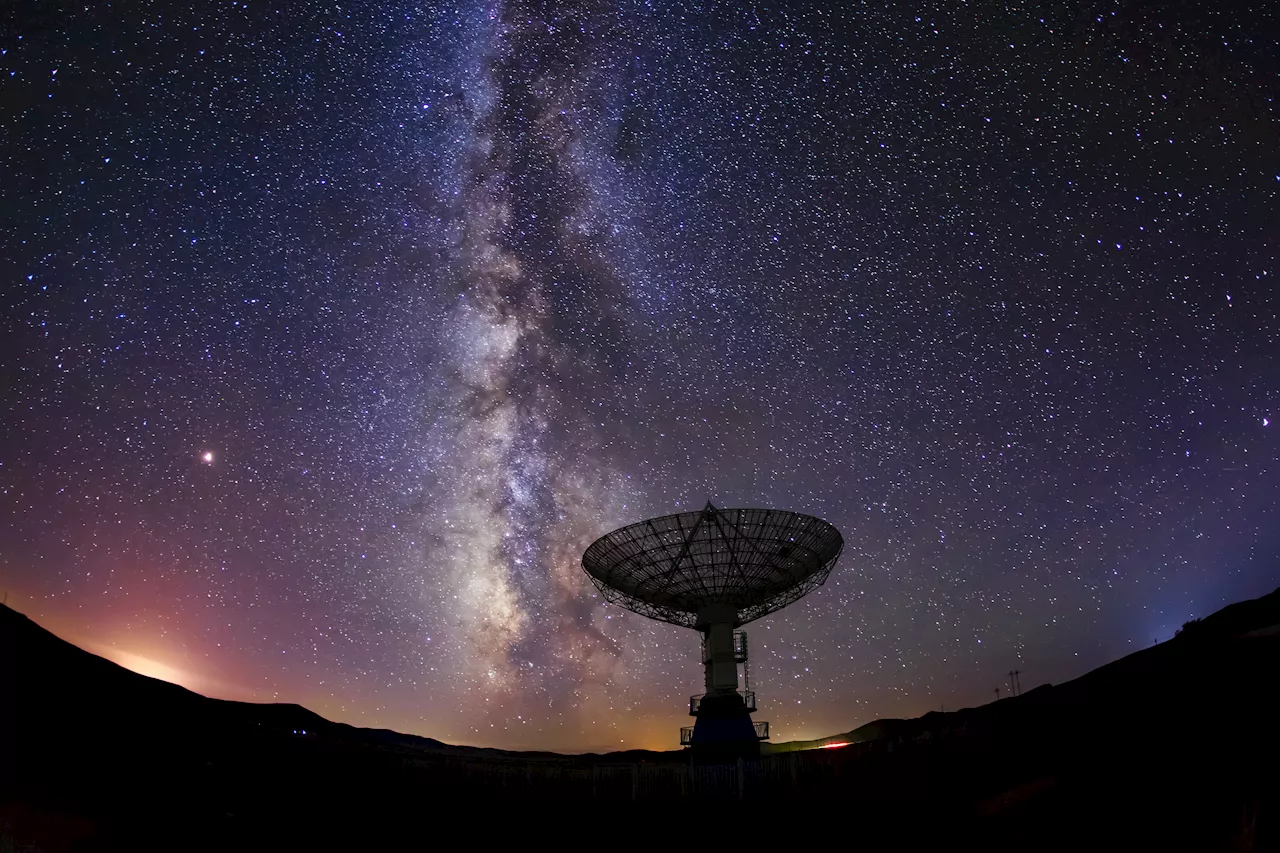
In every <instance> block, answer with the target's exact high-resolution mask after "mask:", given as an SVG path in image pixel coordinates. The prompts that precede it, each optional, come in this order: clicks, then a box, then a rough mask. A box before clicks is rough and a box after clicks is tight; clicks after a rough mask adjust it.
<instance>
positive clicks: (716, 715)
mask: <svg viewBox="0 0 1280 853" xmlns="http://www.w3.org/2000/svg"><path fill="white" fill-rule="evenodd" d="M843 549H844V539H843V538H842V537H841V536H840V531H838V530H836V528H835V527H833V526H832V525H831V524H828V523H827V522H825V521H823V520H822V519H819V518H814V517H813V516H810V515H802V514H800V513H796V512H783V511H780V510H772V509H719V508H717V507H715V506H713V505H712V504H711V503H710V502H708V503H707V505H706V506H705V507H703V508H702V509H701V510H700V511H698V512H681V513H676V514H675V515H666V516H663V517H661V518H653V519H649V520H648V521H641V522H638V523H636V524H630V525H627V526H626V527H622V528H619V529H618V530H615V531H613V532H612V533H609V534H606V535H604V536H602V537H600V538H599V539H597V540H596V541H595V542H593V543H591V546H590V547H588V548H587V550H586V552H585V553H583V555H582V568H583V569H584V570H585V571H586V573H587V574H588V575H589V576H590V577H591V580H592V582H594V583H595V585H596V587H597V588H598V589H599V590H600V594H601V595H603V596H604V599H605V600H606V601H608V602H610V603H612V604H617V605H619V606H622V607H625V608H627V609H628V610H632V611H634V612H636V613H639V614H640V615H642V616H648V617H649V618H650V619H658V620H660V621H662V622H670V623H671V624H673V625H683V626H684V627H686V628H695V629H697V630H698V631H700V632H701V633H702V636H703V655H702V659H703V666H704V668H705V674H706V691H707V692H706V693H704V694H702V695H699V696H693V697H691V698H690V700H689V713H690V714H691V715H692V716H694V717H696V718H697V720H696V724H695V725H694V726H692V727H690V728H686V729H682V730H681V733H680V742H681V743H682V744H684V745H688V746H691V747H694V748H697V749H702V750H706V751H710V750H717V751H729V752H737V753H742V752H744V751H745V752H750V751H752V750H755V751H758V750H759V742H760V741H761V740H763V739H765V738H768V736H769V724H768V723H752V721H751V712H753V711H754V710H755V694H754V693H752V692H751V690H750V689H749V688H750V684H749V683H748V684H747V685H746V686H747V688H748V689H747V690H742V691H740V690H739V689H738V665H739V664H742V665H743V670H744V673H745V672H746V663H747V642H746V640H747V637H746V632H745V631H738V632H735V630H734V629H735V628H739V627H741V626H743V625H745V624H747V623H748V622H751V621H752V620H754V619H759V618H760V617H761V616H765V615H767V614H769V613H773V612H774V611H775V610H779V609H781V608H783V607H786V606H787V605H788V604H791V603H792V602H794V601H796V600H798V599H800V598H801V597H803V596H804V595H807V594H808V593H810V592H812V591H813V590H815V589H817V588H818V587H820V586H822V584H823V583H824V582H825V581H826V579H827V576H828V575H830V574H831V570H832V568H834V566H835V564H836V560H837V559H839V557H840V552H841V551H842V550H843Z"/></svg>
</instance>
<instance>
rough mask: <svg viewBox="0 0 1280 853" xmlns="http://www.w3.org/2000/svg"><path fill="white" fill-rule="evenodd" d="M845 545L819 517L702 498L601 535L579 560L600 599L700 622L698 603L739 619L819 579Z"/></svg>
mask: <svg viewBox="0 0 1280 853" xmlns="http://www.w3.org/2000/svg"><path fill="white" fill-rule="evenodd" d="M843 549H844V539H843V537H841V535H840V531H838V530H836V528H835V527H833V526H832V525H830V524H828V523H827V522H825V521H823V520H822V519H819V518H814V517H813V516H809V515H802V514H800V513H795V512H784V511H780V510H772V509H717V508H716V507H714V506H712V505H711V504H710V503H708V504H707V505H706V507H704V508H703V509H701V510H699V511H698V512H681V513H676V514H674V515H667V516H663V517H662V518H654V519H650V520H648V521H641V522H638V523H636V524H631V525H628V526H626V527H623V528H621V529H618V530H615V531H613V532H612V533H609V534H606V535H605V536H602V537H600V538H599V539H597V540H596V541H595V542H593V543H592V544H591V546H590V547H589V548H587V550H586V553H584V554H583V555H582V567H583V568H584V569H586V572H587V574H588V575H590V577H591V580H592V581H593V582H594V583H595V585H596V587H597V588H598V589H599V590H600V594H601V595H603V596H604V598H605V600H606V601H608V602H610V603H612V604H617V605H619V606H622V607H625V608H627V609H628V610H633V611H635V612H636V613H639V614H641V615H643V616H648V617H650V618H651V619H658V620H661V621H663V622H670V623H672V624H674V625H683V626H685V627H687V628H697V627H699V625H698V612H699V611H700V610H701V609H703V608H705V607H707V606H708V605H727V606H730V607H732V608H733V609H734V611H735V613H736V622H735V625H745V624H747V623H748V622H750V621H752V620H753V619H759V618H760V617H761V616H764V615H766V614H769V613H772V612H773V611H775V610H778V609H780V608H783V607H786V606H787V605H788V604H791V603H792V602H793V601H796V600H797V599H799V598H801V597H803V596H805V595H807V594H808V593H810V592H812V591H813V590H815V589H817V588H818V587H820V586H822V584H823V583H824V582H825V581H826V579H827V576H828V575H829V574H831V569H832V567H833V566H835V563H836V560H837V559H838V558H839V557H840V552H841V551H842V550H843Z"/></svg>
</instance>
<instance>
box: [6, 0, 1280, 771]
mask: <svg viewBox="0 0 1280 853" xmlns="http://www.w3.org/2000/svg"><path fill="white" fill-rule="evenodd" d="M828 7H831V8H828ZM2 14H3V16H4V17H3V19H0V20H2V21H3V23H0V51H2V55H0V201H2V202H3V205H2V210H0V248H2V249H3V251H2V252H0V275H2V276H3V278H2V279H0V280H2V281H3V284H4V290H3V305H4V309H5V310H4V314H3V323H4V326H3V328H2V329H0V336H2V341H3V342H2V343H0V347H3V350H2V353H3V357H2V360H0V371H2V374H0V375H2V376H3V379H4V386H3V387H4V389H5V390H4V395H3V399H2V400H0V406H2V407H3V422H2V423H0V497H2V498H3V504H2V507H3V514H2V516H0V587H3V588H4V589H5V590H7V591H8V594H9V601H10V603H11V604H14V605H16V606H17V607H18V608H19V609H20V610H22V611H24V612H26V613H28V614H30V615H31V616H33V617H34V618H36V619H37V620H38V621H40V622H41V623H42V624H45V625H47V626H49V627H51V628H53V629H55V630H57V631H58V632H59V633H61V634H63V635H64V636H68V637H71V638H72V639H75V640H77V641H78V642H81V643H82V644H84V645H86V647H89V648H92V649H93V650H95V651H98V652H101V653H103V654H107V655H108V656H114V657H115V658H116V659H117V660H119V661H120V662H122V663H124V664H126V665H129V666H131V667H133V668H136V669H140V670H141V671H149V672H152V673H154V674H157V675H160V676H162V677H166V678H173V679H176V680H179V681H182V682H183V683H187V684H190V685H191V686H192V687H194V688H196V689H200V690H203V691H206V692H210V693H212V694H215V695H223V696H231V697H234V698H247V699H256V700H262V701H268V700H280V701H294V702H301V703H303V704H306V705H308V706H309V707H312V708H314V709H315V710H317V711H319V712H321V713H324V714H326V715H328V716H331V717H334V718H337V719H342V720H345V721H350V722H353V723H357V724H362V725H373V726H386V727H392V728H397V729H400V730H403V731H412V732H416V733H420V734H424V735H430V736H433V737H438V738H442V739H446V740H453V741H459V742H468V743H477V744H484V745H498V746H511V747H522V748H528V747H541V748H560V749H588V748H591V749H605V748H617V747H625V746H649V747H658V748H668V747H671V746H674V742H675V737H676V727H678V726H679V725H680V724H681V722H682V720H681V714H680V710H681V706H682V703H683V702H684V698H685V697H686V696H687V695H688V694H690V693H695V692H698V685H699V683H700V673H699V671H698V666H697V661H696V646H697V644H696V637H695V636H694V635H693V634H692V632H688V631H682V630H679V629H676V628H672V627H670V626H663V625H655V624H652V623H648V622H646V621H645V620H643V619H641V618H639V617H637V616H634V615H632V614H628V613H625V612H623V611H620V610H618V609H617V608H612V607H607V606H605V605H604V604H603V602H601V601H600V600H599V599H598V597H597V596H596V595H595V593H594V590H593V589H592V588H591V587H590V585H589V583H588V582H587V581H586V578H585V576H584V574H583V573H582V571H581V567H580V564H579V559H580V556H581V553H582V550H583V549H584V548H585V547H586V545H587V544H589V543H590V541H591V540H592V539H593V538H594V537H596V536H599V535H601V534H602V533H604V532H607V531H608V530H609V529H611V528H612V527H614V526H617V525H621V524H624V523H627V522H631V521H635V520H638V519H640V518H644V517H646V516H649V515H656V514H664V513H667V512H672V511H677V510H680V509H687V508H690V507H696V506H701V505H702V503H703V502H704V501H706V500H707V499H712V500H714V501H716V503H717V504H719V505H723V506H750V505H763V506H775V507H779V508H785V509H793V510H798V511H803V512H811V513H814V514H817V515H820V516H822V517H823V518H826V519H828V520H830V521H831V522H832V523H834V524H835V525H836V526H838V527H839V528H840V529H841V531H842V532H843V533H844V536H845V539H846V542H847V543H848V547H847V548H846V551H845V555H844V557H843V558H842V560H841V563H840V564H839V566H838V567H837V569H836V572H835V573H834V574H833V575H832V578H831V580H830V581H829V582H828V583H827V585H826V586H825V587H823V588H822V589H821V590H820V591H818V592H816V593H814V594H812V595H811V596H809V597H808V598H807V599H805V600H804V601H802V602H800V603H797V604H796V605H794V606H792V607H790V608H788V609H786V610H784V611H783V612H781V613H778V614H776V615H773V616H770V617H768V618H767V619H764V620H761V621H760V622H759V623H758V624H756V625H753V626H750V627H749V629H748V630H749V631H751V633H752V648H753V654H754V655H755V657H753V660H752V663H751V677H752V685H753V687H754V688H755V689H756V690H757V692H758V694H759V697H760V713H759V714H758V716H759V718H760V719H767V720H770V721H771V723H772V727H773V731H774V732H775V735H776V737H779V738H781V739H787V738H791V737H812V736H818V735H822V734H830V733H834V732H838V731H843V730H847V729H849V728H851V727H852V726H854V725H857V724H859V723H861V722H865V721H867V720H869V719H872V718H874V717H876V716H890V715H908V714H918V713H923V712H924V711H927V710H930V709H932V708H936V707H939V706H943V705H945V706H947V707H957V706H959V705H962V704H972V703H976V702H982V701H986V700H987V699H989V698H991V697H992V694H993V688H995V687H997V686H1000V685H1001V684H1002V678H1003V676H1002V675H1001V673H1004V672H1007V671H1008V670H1010V669H1013V668H1017V669H1019V670H1021V671H1022V673H1023V675H1022V678H1023V679H1024V682H1025V681H1026V680H1030V681H1031V682H1032V683H1038V682H1041V681H1060V680H1063V679H1065V678H1069V677H1072V676H1074V675H1076V674H1079V673H1081V672H1083V671H1085V670H1087V669H1089V668H1091V667H1093V666H1096V665H1099V664H1101V663H1103V662H1105V661H1107V660H1110V659H1112V658H1114V657H1116V656H1118V655H1121V654H1124V653H1125V652H1127V651H1129V650H1131V649H1134V648H1137V647H1140V646H1143V645H1146V644H1149V643H1150V642H1151V641H1152V640H1153V639H1157V638H1165V637H1168V636H1170V635H1171V634H1172V633H1173V631H1174V630H1176V629H1177V628H1178V626H1179V625H1181V623H1182V622H1183V621H1185V620H1186V619H1189V618H1191V617H1193V616H1197V615H1203V614H1204V613H1206V612H1208V611H1210V610H1212V609H1215V608H1217V607H1219V606H1221V605H1222V604H1224V603H1226V602H1227V601H1231V600H1234V599H1238V598H1241V597H1244V596H1248V595H1256V594H1260V593H1262V592H1265V591H1268V590H1270V589H1271V588H1273V587H1274V586H1275V585H1276V584H1277V583H1280V561H1278V559H1280V558H1278V555H1277V552H1278V551H1280V535H1278V534H1277V532H1276V531H1277V530H1280V526H1278V524H1280V521H1278V518H1280V517H1278V516H1277V512H1276V494H1277V490H1276V485H1277V482H1276V473H1277V452H1278V451H1277V448H1276V438H1275V436H1276V427H1275V426H1274V424H1275V421H1276V417H1277V414H1278V412H1277V408H1278V407H1280V356H1278V355H1277V353H1280V319H1278V317H1277V302H1278V299H1277V296H1276V293H1275V288H1274V286H1273V284H1272V282H1273V280H1274V277H1275V276H1276V274H1277V264H1276V254H1277V243H1278V241H1280V231H1278V230H1277V229H1278V228H1280V204H1278V203H1277V202H1278V201H1280V174H1278V172H1280V121H1278V120H1277V105H1276V100H1275V99H1276V96H1277V83H1276V81H1277V79H1278V78H1277V74H1278V73H1280V66H1278V65H1277V56H1276V54H1275V51H1274V44H1275V36H1276V34H1277V30H1276V26H1275V20H1274V13H1273V12H1271V11H1269V10H1268V9H1267V8H1266V7H1265V5H1263V4H1259V5H1258V6H1257V7H1256V8H1252V9H1251V8H1249V7H1247V6H1242V7H1239V8H1235V9H1233V10H1232V11H1231V12H1230V13H1229V14H1228V13H1226V12H1217V11H1214V10H1212V9H1210V10H1207V11H1198V10H1188V9H1185V8H1184V9H1179V10H1177V11H1176V12H1175V11H1172V10H1163V9H1160V8H1156V7H1153V6H1152V5H1151V4H1141V3H1130V2H1118V3H1117V2H1111V3H1074V4H1045V5H1035V4H1032V5H1027V6H1019V7H1016V8H1015V7H1010V6H1008V5H1007V4H1002V3H986V2H972V3H967V4H966V3H945V4H941V3H933V4H923V5H920V4H917V5H904V4H898V3H879V4H870V3H850V4H835V6H834V7H833V4H815V5H811V4H784V6H783V7H781V8H766V7H756V6H751V5H748V6H741V5H738V6H733V7H728V6H725V7H719V6H710V7H708V6H697V7H692V8H682V7H681V5H680V4H658V5H656V6H652V5H648V4H644V3H635V4H632V3H623V4H602V3H583V4H571V3H554V4H550V3H510V4H498V5H492V4H490V5H485V4H474V5H460V6H439V7H434V6H433V7H423V6H412V5H406V4H397V3H382V4H376V3H352V4H346V5H341V6H326V7H319V6H315V5H307V4H274V5H272V4H267V3H256V2H249V3H240V2H228V3H220V4H216V5H205V4H200V8H198V9H196V10H194V11H193V10H192V9H190V8H183V7H181V6H169V5H167V4H165V3H158V2H153V3H140V4H136V5H134V6H131V7H130V8H129V9H127V10H126V9H114V8H113V9H105V8H104V9H99V8H97V7H95V6H92V5H91V6H89V7H84V6H83V5H82V6H79V7H74V8H73V7H70V6H68V7H65V8H59V7H54V6H50V5H49V4H47V3H28V2H21V3H18V4H16V5H11V6H10V7H9V8H8V9H6V11H5V12H3V13H2Z"/></svg>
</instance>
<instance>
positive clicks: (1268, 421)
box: [1262, 418, 1271, 426]
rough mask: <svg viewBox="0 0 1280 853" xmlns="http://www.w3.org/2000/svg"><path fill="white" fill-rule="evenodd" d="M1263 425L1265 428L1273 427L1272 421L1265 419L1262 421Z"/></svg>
mask: <svg viewBox="0 0 1280 853" xmlns="http://www.w3.org/2000/svg"><path fill="white" fill-rule="evenodd" d="M1262 425H1263V426H1271V421H1270V420H1268V419H1267V418H1263V419H1262Z"/></svg>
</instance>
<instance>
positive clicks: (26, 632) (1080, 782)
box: [0, 590, 1280, 851]
mask: <svg viewBox="0 0 1280 853" xmlns="http://www.w3.org/2000/svg"><path fill="white" fill-rule="evenodd" d="M1278 672H1280V590H1277V591H1276V592H1274V593H1271V594H1270V595H1267V596H1264V597H1263V598H1260V599H1256V600H1254V601H1247V602H1241V603H1239V604H1235V605H1231V606H1230V607H1227V608H1225V609H1223V610H1221V611H1219V612H1218V613H1215V614H1213V615H1211V616H1208V617H1206V618H1204V619H1201V620H1197V621H1194V622H1190V623H1188V624H1187V625H1186V626H1184V629H1183V630H1182V631H1181V632H1180V633H1179V635H1178V636H1177V637H1175V638H1174V639H1173V640H1171V641H1169V642H1166V643H1162V644H1160V645H1158V646H1155V647H1152V648H1148V649H1143V650H1142V651H1139V652H1135V653H1134V654H1131V655H1129V656H1127V657H1125V658H1122V659H1121V660H1118V661H1115V662H1113V663H1111V664H1108V665H1106V666H1103V667H1101V668H1099V669H1097V670H1094V671H1093V672H1090V673H1088V674H1087V675H1084V676H1082V677H1081V678H1078V679H1075V680H1073V681H1070V682H1067V683H1064V684H1060V685H1043V686H1040V687H1037V688H1035V689H1034V690H1029V691H1027V692H1026V693H1024V694H1023V695H1020V696H1017V697H1013V698H1006V699H1003V700H1001V701H999V702H993V703H991V704H988V705H984V706H981V707H977V708H966V709H962V710H958V711H953V712H947V713H939V712H933V713H930V714H926V715H924V716H923V717H920V718H918V719H914V720H896V719H887V720H877V721H875V722H873V723H869V724H867V725H864V726H861V727H859V728H856V729H854V730H852V731H850V732H848V733H846V734H843V735H837V736H833V737H832V738H826V739H824V740H825V741H832V740H842V741H849V742H852V745H851V746H848V747H845V748H843V749H838V750H809V751H804V752H790V753H788V752H786V750H787V749H788V748H795V747H797V746H803V745H801V744H791V745H785V744H784V745H780V746H779V747H776V750H777V751H778V752H779V753H780V754H776V755H772V756H766V757H763V758H761V759H760V760H759V761H758V762H757V761H752V762H747V763H744V764H739V765H737V766H733V765H729V766H723V767H698V766H691V765H690V764H689V763H688V756H687V755H686V754H684V753H680V752H675V751H673V752H667V753H651V752H640V751H633V752H626V753H613V754H608V755H584V756H567V755H557V754H554V753H520V752H507V751H502V750H492V749H479V748H473V747H465V746H452V745H448V744H443V743H441V742H439V741H436V740H432V739H430V738H421V737H415V736H412V735H404V734H400V733H397V732H392V731H386V730H374V729H361V728H357V727H353V726H348V725H345V724H341V723H334V722H331V721H329V720H326V719H324V718H323V717H321V716H319V715H317V714H314V713H312V712H311V711H308V710H307V709H305V708H302V707H300V706H298V705H289V704H274V705H269V704H253V703H244V702H230V701H224V700H217V699H210V698H207V697H204V696H200V695H198V694H196V693H193V692H191V691H189V690H186V689H184V688H182V687H179V686H176V685H173V684H168V683H166V682H162V681H158V680H156V679H152V678H148V677H146V676H142V675H138V674H136V673H133V672H130V671H128V670H126V669H124V668H122V667H120V666H117V665H116V664H114V663H111V662H109V661H106V660H104V659H102V658H99V657H96V656H94V655H91V654H89V653H87V652H85V651H83V650H81V649H78V648H76V647H75V646H72V645H71V644H69V643H66V642H65V641H63V640H60V639H58V638H57V637H55V636H54V635H52V634H50V633H49V632H47V631H45V630H44V629H42V628H40V627H39V626H38V625H36V624H35V623H33V622H31V621H30V620H29V619H27V618H26V617H24V616H21V615H20V614H17V613H15V612H14V611H12V610H9V609H8V608H5V607H0V679H2V681H0V684H2V685H3V692H0V843H3V841H4V835H3V832H4V831H5V830H4V826H5V825H6V823H7V824H8V825H9V829H8V830H7V831H8V832H10V833H11V834H12V836H13V837H14V838H15V839H16V840H17V841H18V842H19V843H24V844H25V843H35V844H36V845H38V848H39V849H44V850H50V851H52V850H57V849H83V850H94V849H117V848H132V847H133V846H134V845H135V843H136V842H137V841H138V840H139V839H146V840H149V841H152V842H156V843H160V844H162V846H165V845H167V846H170V848H171V849H190V848H192V847H194V846H204V842H207V843H208V846H215V847H217V846H226V845H228V844H229V845H232V846H235V847H244V846H246V845H247V846H257V845H256V844H255V842H262V843H264V844H271V843H274V844H276V846H281V847H282V848H294V847H296V846H298V844H299V843H300V839H303V838H310V839H313V840H315V839H321V840H324V841H329V842H332V841H333V840H334V839H335V838H336V837H338V836H339V835H340V834H343V833H346V834H348V835H349V836H350V837H358V838H360V839H361V842H360V843H362V844H363V843H367V842H368V839H369V834H370V833H374V832H377V833H380V834H385V833H397V834H398V833H402V832H403V833H411V834H417V833H421V832H422V831H423V830H422V827H423V825H424V824H423V821H424V819H425V818H424V817H423V816H424V814H427V813H430V814H433V815H436V816H437V817H436V818H432V819H433V820H434V819H440V820H444V819H446V818H447V817H448V816H449V815H450V814H451V812H449V811H444V812H441V811H440V809H441V808H442V807H444V806H446V805H447V804H449V803H458V804H460V805H463V804H465V805H466V807H467V808H470V809H474V808H476V807H477V806H478V805H484V806H487V807H489V808H490V809H491V810H495V812H496V810H498V808H499V804H501V809H502V810H503V811H504V812H505V811H509V810H510V809H511V808H513V807H518V806H519V805H520V804H521V803H528V802H541V803H544V804H546V803H555V802H560V803H574V802H580V801H590V800H617V801H627V802H629V801H633V800H634V801H637V804H638V805H639V806H641V807H644V805H645V803H647V802H650V801H660V800H671V801H673V803H672V805H669V806H662V807H661V811H660V812H656V814H663V815H665V819H666V820H668V821H669V820H671V819H673V818H678V817H679V816H681V815H683V816H685V817H691V816H693V815H696V814H697V813H698V810H697V809H694V808H692V807H691V805H692V804H689V805H686V806H683V807H677V804H678V802H679V801H687V800H702V799H708V798H728V799H731V800H736V799H743V800H755V801H765V802H774V803H778V804H783V805H785V804H786V803H789V802H790V803H793V804H794V805H790V806H785V811H786V813H788V814H790V813H795V814H803V813H806V812H805V808H809V809H810V811H812V808H813V806H814V804H815V803H821V802H823V801H826V802H827V803H829V804H830V803H838V804H839V807H838V808H837V809H836V810H835V811H834V812H833V811H832V810H831V806H830V805H825V806H820V807H819V811H820V812H825V813H832V814H837V815H838V816H839V819H840V820H842V821H848V822H850V824H851V825H856V826H857V827H858V828H859V831H860V832H862V833H864V834H865V833H871V832H876V831H879V832H890V833H893V834H894V835H895V837H898V839H899V840H901V835H902V834H903V833H911V834H917V833H920V832H929V833H933V834H936V835H938V836H940V837H943V838H945V839H946V840H948V841H950V842H952V843H953V844H958V843H960V842H961V841H964V840H965V839H969V840H971V841H974V842H978V841H980V842H981V843H982V844H983V845H984V846H987V847H990V846H997V847H999V846H1002V845H1006V844H1010V845H1012V844H1030V845H1031V846H1033V847H1035V848H1036V849H1046V848H1053V849H1069V848H1073V847H1076V846H1079V845H1080V844H1082V843H1091V844H1096V843H1099V842H1101V843H1103V846H1116V845H1119V844H1120V843H1122V842H1124V843H1129V844H1135V845H1138V846H1140V847H1146V848H1150V847H1154V846H1155V845H1159V844H1164V845H1167V846H1168V845H1171V849H1206V850H1208V849H1267V848H1268V847H1271V845H1273V844H1275V843H1276V842H1277V840H1278V839H1277V836H1276V828H1275V824H1276V820H1277V804H1278V803H1280V798H1278V797H1277V787H1276V778H1277V775H1278V774H1277V772H1276V766H1277V765H1276V761H1275V760H1276V758H1277V757H1280V750H1277V743H1278V741H1277V736H1276V726H1275V718H1276V716H1277V711H1278V710H1280V708H1277V700H1276V698H1275V697H1274V696H1273V695H1272V694H1273V693H1277V692H1278V691H1276V690H1275V681H1276V674H1277V673H1278ZM813 745H816V743H815V744H813ZM797 807H799V808H800V811H798V812H797V811H796V808H797ZM580 811H581V810H579V812H580ZM579 812H575V813H579ZM747 814H748V815H750V814H753V813H747ZM754 814H755V816H756V827H755V829H753V830H752V831H753V832H756V833H759V832H762V831H767V829H768V828H769V826H770V824H767V823H762V822H760V820H759V819H758V817H759V814H760V813H759V812H756V813H754ZM780 814H781V812H780ZM787 825H788V826H789V827H791V828H792V829H795V828H803V826H805V825H806V824H805V823H804V822H803V821H801V822H800V823H799V824H794V823H789V824H787ZM815 825H816V824H815ZM495 826H498V827H500V826H501V824H500V823H499V824H495ZM272 839H274V841H273V840H272ZM1110 842H1114V843H1110ZM1242 845H1243V846H1242ZM321 846H326V845H323V844H322V845H321Z"/></svg>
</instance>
